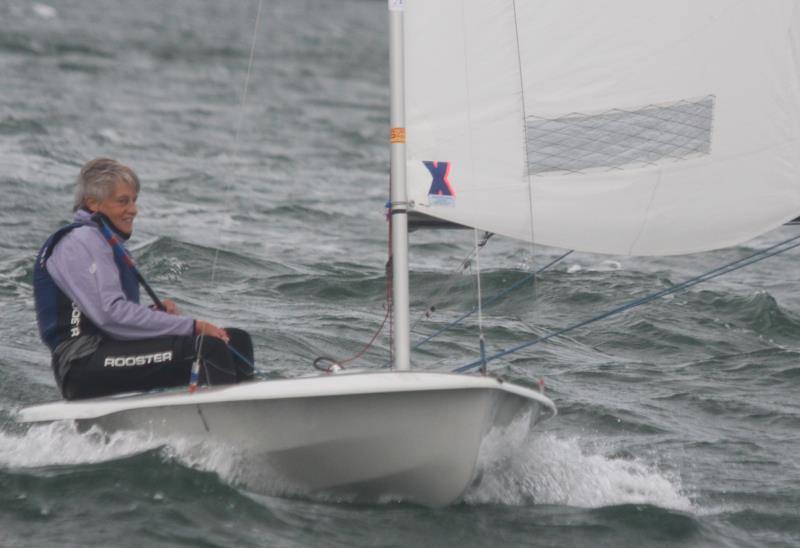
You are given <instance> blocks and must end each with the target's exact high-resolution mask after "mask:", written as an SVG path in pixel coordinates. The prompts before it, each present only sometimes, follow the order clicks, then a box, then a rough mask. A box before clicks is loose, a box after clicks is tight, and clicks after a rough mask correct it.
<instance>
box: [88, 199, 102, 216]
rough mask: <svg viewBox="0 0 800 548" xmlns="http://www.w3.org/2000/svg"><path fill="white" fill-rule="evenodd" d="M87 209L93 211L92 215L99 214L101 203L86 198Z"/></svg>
mask: <svg viewBox="0 0 800 548" xmlns="http://www.w3.org/2000/svg"><path fill="white" fill-rule="evenodd" d="M85 203H86V208H87V209H88V210H89V211H91V212H92V213H96V212H97V206H99V205H100V202H98V201H97V198H93V197H89V198H86V202H85Z"/></svg>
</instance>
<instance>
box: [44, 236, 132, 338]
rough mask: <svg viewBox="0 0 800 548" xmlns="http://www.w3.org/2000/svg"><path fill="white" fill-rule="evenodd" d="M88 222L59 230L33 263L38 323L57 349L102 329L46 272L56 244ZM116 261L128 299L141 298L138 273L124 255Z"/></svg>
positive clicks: (46, 243) (49, 239) (115, 258)
mask: <svg viewBox="0 0 800 548" xmlns="http://www.w3.org/2000/svg"><path fill="white" fill-rule="evenodd" d="M81 226H87V225H86V224H85V223H79V222H75V223H71V224H68V225H66V226H63V227H61V228H60V229H58V230H56V231H55V232H54V233H53V234H51V235H50V237H49V238H47V241H45V243H44V245H43V246H42V248H41V249H40V250H39V253H38V255H37V256H36V263H35V264H34V266H33V297H34V301H35V303H36V323H37V324H38V326H39V335H40V336H41V338H42V341H44V343H45V344H46V345H47V346H48V347H49V348H50V351H51V352H54V351H55V349H56V348H57V347H58V345H59V344H61V343H62V342H64V341H65V340H66V339H69V338H74V337H79V336H80V335H84V334H86V335H88V334H97V333H100V329H98V327H97V326H96V325H95V324H94V323H93V322H92V321H91V320H90V319H89V318H87V317H86V315H85V314H83V312H82V311H81V310H80V308H78V306H77V305H76V304H75V303H73V302H72V301H71V300H70V298H69V297H67V295H66V294H65V293H64V292H63V291H61V289H60V288H59V287H58V285H56V283H55V281H54V280H53V278H52V277H51V276H50V274H49V273H48V272H47V259H49V258H50V255H51V254H52V253H53V249H55V246H56V244H58V242H59V241H61V238H63V237H64V236H66V235H67V234H69V233H70V232H71V231H72V230H74V229H76V228H79V227H81ZM114 262H115V263H116V265H117V269H118V270H119V278H120V283H121V284H122V290H123V291H124V292H125V296H126V297H127V298H128V300H130V301H133V302H136V303H138V302H139V282H138V280H137V279H136V275H135V274H134V272H133V271H132V270H131V268H130V267H128V266H127V265H126V264H125V263H124V262H123V261H122V259H120V258H118V257H117V254H116V253H115V254H114Z"/></svg>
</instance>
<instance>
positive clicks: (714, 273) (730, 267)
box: [453, 236, 800, 373]
mask: <svg viewBox="0 0 800 548" xmlns="http://www.w3.org/2000/svg"><path fill="white" fill-rule="evenodd" d="M797 239H800V236H794V237H792V238H789V239H788V240H784V241H782V242H780V243H777V244H775V245H773V246H770V247H768V248H766V249H762V250H761V251H757V252H756V253H753V254H751V255H748V256H747V257H744V258H742V259H737V260H736V261H732V262H730V263H727V264H725V265H723V266H720V267H717V268H715V269H714V270H710V271H708V272H706V273H705V274H701V275H700V276H696V277H694V278H690V279H689V280H686V281H685V282H682V283H680V284H678V285H675V286H672V287H670V288H667V289H663V290H661V291H658V292H656V293H652V294H650V295H647V296H645V297H642V298H639V299H635V300H633V301H630V302H628V303H626V304H624V305H621V306H618V307H616V308H613V309H611V310H608V311H606V312H604V313H602V314H599V315H597V316H594V317H592V318H589V319H588V320H584V321H582V322H579V323H577V324H574V325H571V326H569V327H565V328H564V329H559V330H557V331H553V332H552V333H549V334H547V335H544V336H542V337H538V338H536V339H533V340H530V341H527V342H524V343H522V344H519V345H517V346H514V347H511V348H509V349H507V350H502V351H500V352H497V353H496V354H493V355H491V356H489V357H488V358H486V362H490V361H493V360H496V359H498V358H502V357H503V356H507V355H509V354H513V353H514V352H518V351H520V350H523V349H525V348H528V347H530V346H533V345H535V344H538V343H540V342H544V341H547V340H550V339H552V338H554V337H558V336H560V335H563V334H565V333H568V332H570V331H573V330H575V329H578V328H581V327H584V326H586V325H589V324H590V323H594V322H596V321H599V320H603V319H605V318H609V317H611V316H614V315H616V314H619V313H621V312H625V311H626V310H630V309H632V308H635V307H637V306H641V305H643V304H647V303H649V302H651V301H654V300H656V299H660V298H661V297H665V296H667V295H671V294H673V293H677V292H678V291H682V290H684V289H688V288H690V287H693V286H695V285H697V284H700V283H703V282H706V281H708V280H712V279H714V278H717V277H719V276H722V275H723V274H728V273H730V272H733V271H735V270H739V269H740V268H744V267H746V266H750V265H751V264H755V263H757V262H759V261H763V260H764V259H768V258H770V257H774V256H776V255H780V254H781V253H785V252H786V251H789V250H792V249H795V248H797V247H800V242H798V243H794V244H792V245H788V244H789V243H791V242H793V241H795V240H797ZM784 246H786V247H784ZM779 247H783V249H778V250H777V251H773V250H775V249H777V248H779ZM482 363H483V361H482V360H477V361H473V362H470V363H468V364H466V365H462V366H461V367H458V368H456V369H454V370H453V371H455V372H457V373H463V372H464V371H468V370H470V369H474V368H475V367H478V366H480V365H482Z"/></svg>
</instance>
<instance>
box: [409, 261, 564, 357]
mask: <svg viewBox="0 0 800 548" xmlns="http://www.w3.org/2000/svg"><path fill="white" fill-rule="evenodd" d="M572 252H573V250H569V251H567V252H566V253H564V254H562V255H559V256H558V257H556V258H555V259H553V260H552V261H550V262H549V263H547V264H546V265H545V266H543V267H542V268H540V269H539V270H537V271H536V272H531V273H530V274H527V275H526V276H525V277H523V278H522V279H520V280H519V281H517V282H515V283H514V284H512V285H511V286H509V287H508V288H506V289H504V290H503V291H501V292H500V293H496V294H495V295H493V296H491V297H489V298H488V299H487V300H486V302H485V303H484V304H483V306H487V307H488V306H491V305H493V304H494V303H496V302H497V301H498V300H500V299H502V298H503V297H505V296H506V295H508V294H509V293H511V292H512V291H514V290H515V289H517V288H519V287H522V286H523V285H525V284H526V283H527V282H528V281H529V280H530V279H531V278H534V277H536V276H538V275H539V274H541V273H542V272H544V271H545V270H547V269H548V268H550V267H551V266H553V265H555V264H556V263H558V262H560V261H561V260H562V259H565V258H566V257H567V256H568V255H570V254H571V253H572ZM476 309H477V307H472V309H471V310H468V311H467V312H465V313H464V314H462V315H461V316H459V317H458V318H456V319H455V320H453V321H452V322H450V323H449V324H447V325H445V326H444V327H442V328H440V329H439V330H437V331H435V332H434V333H432V334H430V335H428V336H427V337H425V338H424V339H422V340H421V341H419V342H418V343H416V344H415V345H414V346H413V349H414V350H416V349H417V348H419V347H420V346H422V345H423V344H425V343H427V342H428V341H430V340H431V339H433V338H435V337H438V336H439V335H441V334H442V333H444V332H445V331H448V330H450V329H451V328H453V327H455V326H456V325H458V324H460V323H461V322H463V321H464V320H465V319H467V318H468V317H470V316H471V315H472V314H474V313H475V311H476Z"/></svg>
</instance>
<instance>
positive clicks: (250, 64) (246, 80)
mask: <svg viewBox="0 0 800 548" xmlns="http://www.w3.org/2000/svg"><path fill="white" fill-rule="evenodd" d="M263 1H264V0H258V7H257V8H256V21H255V24H254V25H253V38H252V39H251V40H250V56H249V59H248V61H247V73H246V74H245V77H244V86H243V90H242V100H241V102H240V103H239V115H238V119H237V121H236V133H235V134H234V137H233V154H232V157H231V160H232V163H233V169H234V170H235V169H236V163H237V162H238V160H239V147H240V139H239V137H240V135H241V133H242V125H243V123H244V111H245V106H246V105H247V90H248V89H249V87H250V74H251V73H252V72H253V60H254V59H255V52H256V39H257V38H258V29H259V27H260V25H261V6H262V4H263ZM229 186H230V184H229V183H228V184H226V186H225V188H223V189H222V194H223V195H225V194H226V193H227V190H228V187H229ZM220 235H221V232H220ZM218 258H219V246H217V247H216V248H215V249H214V261H213V263H212V265H211V282H212V283H213V282H214V278H215V275H216V272H217V259H218Z"/></svg>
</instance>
